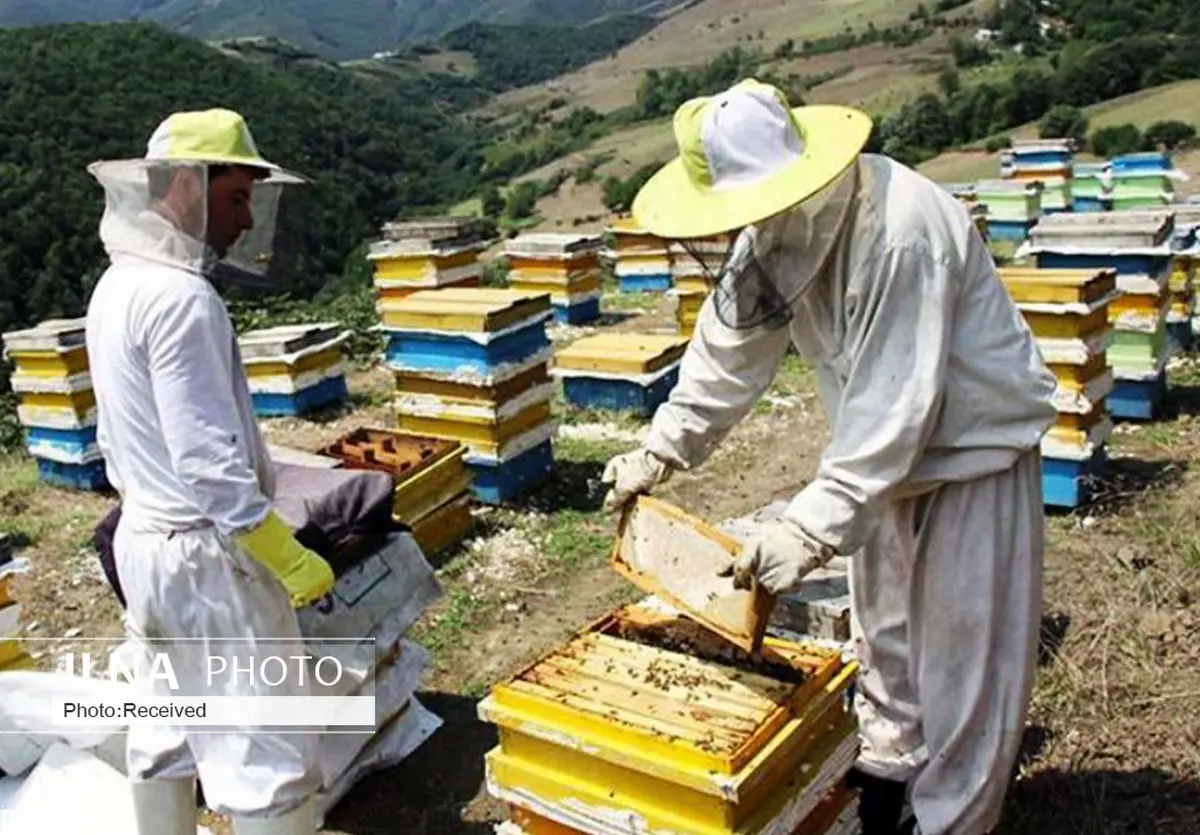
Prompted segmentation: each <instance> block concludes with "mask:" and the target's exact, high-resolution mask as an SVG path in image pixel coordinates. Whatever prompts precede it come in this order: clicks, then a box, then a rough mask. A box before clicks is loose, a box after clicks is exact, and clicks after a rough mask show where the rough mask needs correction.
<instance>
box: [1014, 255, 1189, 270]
mask: <svg viewBox="0 0 1200 835" xmlns="http://www.w3.org/2000/svg"><path fill="white" fill-rule="evenodd" d="M1168 260H1169V258H1164V257H1161V256H1153V255H1116V254H1113V255H1067V254H1064V253H1060V252H1039V253H1038V255H1037V267H1038V269H1039V270H1100V269H1116V271H1117V272H1118V273H1120V274H1121V275H1158V274H1159V272H1160V271H1161V270H1162V269H1163V268H1164V267H1165V266H1166V263H1167V261H1168Z"/></svg>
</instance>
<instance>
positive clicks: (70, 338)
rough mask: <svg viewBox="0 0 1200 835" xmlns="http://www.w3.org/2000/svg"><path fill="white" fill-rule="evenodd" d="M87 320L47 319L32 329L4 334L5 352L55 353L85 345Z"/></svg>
mask: <svg viewBox="0 0 1200 835" xmlns="http://www.w3.org/2000/svg"><path fill="white" fill-rule="evenodd" d="M86 321H87V320H86V319H47V320H46V321H44V322H40V323H38V324H37V325H36V326H34V327H32V328H27V329H25V330H19V331H10V332H8V333H6V334H4V337H3V339H4V350H5V351H6V352H8V353H13V352H16V351H53V350H55V349H58V348H70V347H75V346H79V345H83V344H84V343H85V341H86V334H85V332H84V325H85V324H86Z"/></svg>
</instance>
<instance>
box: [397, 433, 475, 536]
mask: <svg viewBox="0 0 1200 835" xmlns="http://www.w3.org/2000/svg"><path fill="white" fill-rule="evenodd" d="M466 452H467V450H466V448H465V447H460V448H459V449H457V450H456V451H455V452H454V453H452V454H451V455H448V456H446V457H444V458H442V459H441V460H439V461H437V462H436V463H434V464H433V465H431V466H429V467H426V468H424V469H422V470H421V471H420V472H418V473H417V474H416V475H414V476H413V477H412V478H409V479H406V480H404V481H402V482H400V483H399V484H397V485H396V500H395V505H394V507H395V514H394V515H395V518H396V519H397V521H399V522H401V523H403V524H405V525H408V526H409V527H414V526H416V525H417V524H419V523H421V522H422V521H424V520H426V519H429V518H430V517H432V516H435V515H436V514H437V512H438V511H439V510H441V509H442V508H444V507H445V506H446V505H448V504H449V503H450V502H452V501H454V500H455V499H456V498H458V497H459V496H460V495H462V494H463V493H464V492H466V491H467V490H468V489H470V487H471V472H470V470H468V469H467V467H466V465H465V464H464V463H463V456H464V455H465V454H466Z"/></svg>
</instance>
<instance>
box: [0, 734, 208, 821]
mask: <svg viewBox="0 0 1200 835" xmlns="http://www.w3.org/2000/svg"><path fill="white" fill-rule="evenodd" d="M134 831H136V823H135V818H134V812H133V793H132V791H131V790H130V788H129V781H128V780H126V779H125V777H124V776H123V775H122V774H121V773H120V772H119V771H117V770H116V769H114V768H112V767H110V766H108V765H106V764H105V763H103V762H101V761H100V760H98V759H97V758H96V757H94V756H92V755H91V754H89V753H87V752H85V751H78V750H76V749H74V748H71V747H70V746H68V745H63V744H55V745H53V746H51V747H50V749H49V750H48V751H46V754H45V756H44V757H42V760H41V762H40V763H38V766H37V768H35V769H34V770H33V773H32V774H30V775H29V777H28V778H27V779H26V780H25V781H24V786H23V787H22V789H21V792H20V797H19V798H18V800H17V803H16V805H15V806H13V807H12V809H11V811H10V812H9V813H8V814H7V815H6V817H5V819H4V823H3V825H2V826H0V832H2V833H3V835H79V834H80V833H83V832H86V833H87V835H129V833H130V832H134ZM196 831H197V835H211V833H210V832H209V830H208V829H206V828H204V827H200V826H198V827H197V828H196Z"/></svg>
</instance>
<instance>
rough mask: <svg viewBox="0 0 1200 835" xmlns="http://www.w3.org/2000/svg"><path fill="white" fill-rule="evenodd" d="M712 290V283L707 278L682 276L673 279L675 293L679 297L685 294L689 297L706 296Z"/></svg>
mask: <svg viewBox="0 0 1200 835" xmlns="http://www.w3.org/2000/svg"><path fill="white" fill-rule="evenodd" d="M711 290H712V283H711V282H710V281H709V279H708V277H707V276H703V275H683V276H676V277H675V291H676V292H677V293H679V294H680V295H683V294H685V293H687V294H691V295H697V294H698V295H700V296H707V295H708V294H709V292H710V291H711Z"/></svg>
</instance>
